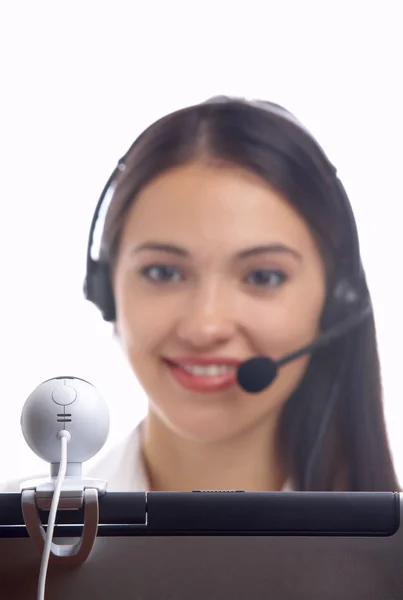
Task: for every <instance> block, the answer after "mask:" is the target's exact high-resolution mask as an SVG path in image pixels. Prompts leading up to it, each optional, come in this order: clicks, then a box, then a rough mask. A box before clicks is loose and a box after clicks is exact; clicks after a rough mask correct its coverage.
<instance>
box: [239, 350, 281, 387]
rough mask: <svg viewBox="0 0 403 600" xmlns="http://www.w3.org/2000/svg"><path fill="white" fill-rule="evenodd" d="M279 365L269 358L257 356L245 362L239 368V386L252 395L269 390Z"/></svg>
mask: <svg viewBox="0 0 403 600" xmlns="http://www.w3.org/2000/svg"><path fill="white" fill-rule="evenodd" d="M277 370H278V368H277V365H276V363H275V362H274V360H271V358H268V357H267V356H256V357H254V358H250V359H249V360H245V362H243V363H241V364H240V366H239V367H238V371H237V381H238V384H239V385H240V386H241V388H243V389H244V390H245V392H249V393H250V394H256V393H257V392H261V391H262V390H264V389H265V388H267V387H268V386H269V385H270V384H271V383H272V381H273V380H274V379H275V378H276V375H277Z"/></svg>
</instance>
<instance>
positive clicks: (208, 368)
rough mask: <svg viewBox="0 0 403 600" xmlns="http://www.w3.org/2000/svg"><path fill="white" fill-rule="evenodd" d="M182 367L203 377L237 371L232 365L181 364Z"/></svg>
mask: <svg viewBox="0 0 403 600" xmlns="http://www.w3.org/2000/svg"><path fill="white" fill-rule="evenodd" d="M179 366H180V367H181V369H183V370H184V371H187V372H188V373H191V374H192V375H198V376H201V377H217V376H219V375H227V374H228V373H233V372H234V371H235V367H234V366H230V365H203V366H201V365H179Z"/></svg>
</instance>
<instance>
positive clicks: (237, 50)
mask: <svg viewBox="0 0 403 600" xmlns="http://www.w3.org/2000/svg"><path fill="white" fill-rule="evenodd" d="M402 11H403V7H402V4H401V1H400V0H395V1H392V0H389V1H387V0H386V1H385V0H383V1H382V3H381V2H375V1H371V0H346V1H343V0H338V1H337V2H335V1H333V0H326V1H325V2H324V1H323V0H321V1H317V2H312V1H310V2H309V1H306V0H305V1H301V0H295V1H294V2H291V1H286V0H281V2H279V1H275V2H273V1H271V0H266V1H265V2H263V0H258V1H257V2H254V1H252V0H248V1H247V2H239V3H234V2H233V0H232V1H231V2H228V3H225V2H220V1H219V0H217V1H215V2H211V3H209V2H207V3H200V2H199V3H195V2H187V3H185V2H184V1H183V2H179V3H178V2H173V1H171V2H163V1H162V0H161V1H160V2H155V1H153V0H149V1H147V2H143V3H142V5H140V3H138V2H134V1H132V2H119V1H118V0H110V2H101V1H93V2H90V1H85V0H75V1H74V0H70V2H54V1H52V2H50V1H49V2H43V1H40V0H36V1H35V2H31V1H29V0H26V1H25V2H24V1H21V2H11V1H10V2H9V3H6V2H4V3H2V4H1V8H0V61H1V63H0V177H1V188H0V190H1V193H0V207H1V219H0V227H1V234H0V256H1V281H2V284H1V294H0V307H1V336H0V348H1V381H2V387H1V393H0V480H3V479H7V478H14V477H19V476H23V477H25V476H26V475H31V474H35V473H37V472H38V471H39V472H41V471H43V470H45V472H46V471H47V467H46V465H43V464H41V462H40V461H38V459H37V458H36V457H35V456H34V455H33V454H32V453H31V451H30V450H29V449H27V448H26V446H25V443H24V441H23V438H22V434H21V432H20V426H19V418H20V413H21V408H22V405H23V403H24V401H25V399H26V397H27V396H28V394H29V393H30V392H31V391H32V390H33V389H34V388H35V387H36V385H38V384H39V383H40V382H41V381H43V380H44V379H47V378H49V377H53V376H56V375H66V374H74V375H77V376H80V377H83V378H86V379H88V380H90V381H91V382H92V383H94V384H95V385H97V386H98V387H99V388H100V389H101V390H102V392H103V393H104V395H105V396H106V398H107V400H108V402H109V405H110V409H111V415H112V431H111V436H110V439H109V442H108V445H107V446H106V448H105V450H106V449H108V448H109V447H110V445H111V444H113V443H115V442H116V441H117V440H118V439H119V437H121V436H122V435H123V434H125V433H126V432H127V431H128V430H129V429H131V428H132V427H133V426H134V425H135V424H136V423H137V422H138V420H139V419H140V418H141V417H142V415H143V414H144V411H145V408H146V404H145V398H144V394H143V392H142V391H141V389H140V388H139V385H138V384H137V383H136V381H135V380H134V377H133V376H132V375H131V374H130V372H129V369H128V367H127V366H126V364H125V361H124V358H123V357H122V356H121V353H120V350H119V348H118V347H117V344H116V343H115V342H114V341H113V340H112V332H111V330H110V327H109V326H107V325H105V324H103V323H102V321H101V318H100V317H99V315H98V313H97V312H96V311H95V309H94V308H93V307H92V306H90V305H89V304H88V303H86V302H85V301H84V300H83V298H82V293H81V289H82V280H83V276H84V267H85V250H86V243H87V233H88V227H89V223H90V219H91V216H92V212H93V209H94V206H95V203H96V201H97V197H98V195H99V193H100V191H101V188H102V187H103V184H104V182H105V181H106V179H107V177H108V176H109V174H110V172H111V170H112V169H113V168H114V166H115V163H116V161H117V159H118V158H119V157H120V156H121V155H122V154H123V153H124V152H125V151H126V149H127V148H128V146H129V145H130V144H131V143H132V141H133V140H134V138H135V137H136V135H137V134H138V133H140V131H141V130H142V129H143V128H145V127H146V126H147V125H148V124H149V123H150V122H151V121H153V120H155V119H156V118H157V117H159V116H161V115H162V114H164V113H166V112H169V111H171V110H174V109H176V108H179V107H181V106H184V105H187V104H190V103H193V102H198V101H201V100H203V99H205V98H207V97H209V96H212V95H216V94H230V95H231V94H234V95H240V96H247V97H259V98H264V99H269V100H272V101H275V102H278V103H280V104H283V105H285V106H286V107H287V108H289V109H290V110H292V111H294V112H295V113H296V114H297V116H298V117H299V118H300V119H301V120H302V121H304V122H305V124H306V125H307V126H308V127H310V128H311V130H312V131H313V133H314V134H315V135H316V136H317V137H319V140H320V142H321V143H322V145H323V146H324V147H325V149H326V150H327V152H328V154H329V155H330V158H331V159H332V160H333V162H335V163H336V165H337V166H338V168H339V172H340V176H341V178H342V179H343V181H344V182H345V185H346V187H347V190H348V192H349V194H350V197H351V200H352V204H353V208H354V210H355V213H356V217H357V220H358V224H359V229H360V235H361V243H362V253H363V258H364V262H365V265H366V270H367V274H368V278H369V283H370V287H371V290H372V294H373V300H374V305H375V310H376V320H377V323H378V330H379V343H380V351H381V359H382V368H383V375H384V389H385V407H386V417H387V425H388V430H389V434H390V439H391V443H392V448H393V452H394V456H395V459H396V465H397V468H398V473H399V477H400V478H401V479H402V478H403V477H402V476H403V439H402V435H401V431H402V420H403V419H402V416H403V410H402V403H403V388H402V385H401V373H402V360H401V354H402V351H401V338H402V333H403V317H402V310H401V288H402V267H401V264H402V238H403V231H402V216H401V213H402V206H401V204H402V195H403V194H402V180H401V178H402V172H403V169H402V160H403V151H402V137H403V119H402V113H401V110H402V105H403V92H402V73H403V67H402V62H403V42H402V41H401V40H402V25H401V23H402V18H401V17H399V13H400V12H402Z"/></svg>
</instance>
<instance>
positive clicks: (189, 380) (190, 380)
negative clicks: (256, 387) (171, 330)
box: [164, 357, 241, 393]
mask: <svg viewBox="0 0 403 600" xmlns="http://www.w3.org/2000/svg"><path fill="white" fill-rule="evenodd" d="M164 362H165V364H166V366H167V368H168V370H169V372H170V374H171V376H172V377H173V378H174V379H175V381H177V382H178V383H179V384H180V385H181V386H182V387H184V388H185V389H187V390H191V391H194V392H201V393H214V392H220V391H223V390H227V389H229V388H231V387H233V386H234V385H235V384H236V381H237V378H236V375H237V367H238V366H239V364H240V362H241V361H240V360H238V359H233V358H224V357H203V358H202V357H180V358H175V359H167V360H164Z"/></svg>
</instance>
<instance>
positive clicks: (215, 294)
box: [177, 286, 236, 348]
mask: <svg viewBox="0 0 403 600" xmlns="http://www.w3.org/2000/svg"><path fill="white" fill-rule="evenodd" d="M235 330H236V319H235V310H234V297H233V294H232V299H231V293H229V292H228V291H225V290H222V289H219V287H218V286H215V287H210V288H209V289H205V290H201V289H200V288H199V289H197V290H194V291H193V294H192V296H191V297H190V298H189V299H188V302H187V305H186V308H185V310H184V311H183V314H182V315H181V316H180V320H179V323H178V327H177V335H178V338H179V339H180V341H181V342H182V343H185V344H188V345H190V346H193V347H195V348H208V347H211V346H215V345H217V344H222V343H224V342H227V341H228V340H229V339H230V338H231V337H232V336H233V334H234V332H235Z"/></svg>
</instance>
